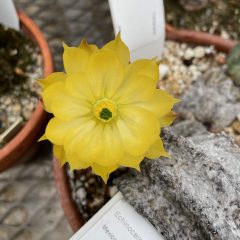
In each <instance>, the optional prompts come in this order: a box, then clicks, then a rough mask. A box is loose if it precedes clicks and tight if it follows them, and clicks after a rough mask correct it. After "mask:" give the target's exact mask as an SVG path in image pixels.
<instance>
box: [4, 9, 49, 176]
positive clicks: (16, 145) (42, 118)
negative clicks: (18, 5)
mask: <svg viewBox="0 0 240 240" xmlns="http://www.w3.org/2000/svg"><path fill="white" fill-rule="evenodd" d="M18 16H19V19H20V24H21V28H22V29H23V30H24V32H26V33H27V35H29V37H30V38H31V39H32V40H33V41H35V42H36V44H37V45H38V47H39V49H40V52H41V54H42V57H43V75H44V76H45V77H46V76H47V75H49V74H50V73H52V72H53V61H52V55H51V52H50V49H49V46H48V43H47V41H46V39H45V38H44V36H43V33H42V32H41V31H40V29H39V28H38V26H37V25H36V24H35V23H34V22H33V21H32V20H31V19H30V18H29V17H28V16H26V15H25V14H24V12H23V11H18ZM47 118H48V114H47V113H46V112H45V111H44V109H43V104H42V102H41V100H39V101H38V104H37V106H36V108H35V110H34V112H33V114H32V116H31V118H30V119H29V120H28V121H27V122H26V124H25V125H24V126H23V128H22V129H21V130H20V131H19V132H18V133H17V134H16V135H15V136H14V138H13V139H12V140H10V142H8V143H7V144H6V145H5V146H4V147H3V148H2V149H0V172H2V171H3V170H5V169H7V168H9V167H10V166H12V165H13V164H14V163H15V162H16V161H18V160H19V159H20V158H21V157H22V156H23V155H24V154H25V153H26V151H27V150H29V147H30V146H31V145H32V144H33V143H34V142H35V141H37V139H38V138H39V136H40V134H41V130H42V129H43V128H44V127H45V126H46V122H47Z"/></svg>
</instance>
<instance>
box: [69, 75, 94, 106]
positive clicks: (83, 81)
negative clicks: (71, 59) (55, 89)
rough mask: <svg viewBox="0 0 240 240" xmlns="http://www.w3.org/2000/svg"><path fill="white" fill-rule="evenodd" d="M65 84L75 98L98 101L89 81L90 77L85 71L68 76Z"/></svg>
mask: <svg viewBox="0 0 240 240" xmlns="http://www.w3.org/2000/svg"><path fill="white" fill-rule="evenodd" d="M65 86H66V91H67V93H68V94H70V95H71V96H73V97H75V98H78V99H81V100H86V101H90V102H95V101H96V98H95V96H94V93H93V90H92V89H91V86H90V83H89V77H88V75H87V74H86V73H85V72H78V73H73V74H71V75H69V76H67V79H66V82H65Z"/></svg>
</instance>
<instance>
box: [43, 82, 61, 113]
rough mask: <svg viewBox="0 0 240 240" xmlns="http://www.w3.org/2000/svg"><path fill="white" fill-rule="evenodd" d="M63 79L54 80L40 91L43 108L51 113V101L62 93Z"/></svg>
mask: <svg viewBox="0 0 240 240" xmlns="http://www.w3.org/2000/svg"><path fill="white" fill-rule="evenodd" d="M64 86H65V85H64V81H60V82H56V83H53V84H52V85H50V86H49V87H48V88H47V89H46V90H45V91H43V92H42V94H41V95H42V99H43V104H44V109H45V110H46V111H47V112H50V113H52V103H53V102H54V101H58V100H59V96H60V95H61V94H62V95H63V94H64V91H65V90H64Z"/></svg>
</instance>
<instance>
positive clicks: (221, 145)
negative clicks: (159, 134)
mask: <svg viewBox="0 0 240 240" xmlns="http://www.w3.org/2000/svg"><path fill="white" fill-rule="evenodd" d="M186 124H189V123H186ZM178 127H179V126H178ZM184 127H186V126H184ZM179 128H180V127H179ZM175 129H177V128H175ZM173 131H174V129H173ZM173 131H172V130H165V131H164V134H163V137H164V142H165V145H166V148H167V149H168V151H169V152H170V154H171V158H169V159H167V158H159V159H156V160H154V161H151V160H145V161H144V162H143V164H142V166H141V168H142V173H141V174H140V173H137V172H131V173H129V174H128V175H124V176H122V177H120V178H119V179H117V180H116V184H117V186H118V187H119V189H120V190H121V191H122V193H123V195H124V196H125V198H126V199H127V201H128V202H129V203H130V204H132V205H133V206H134V207H135V208H136V210H137V211H138V212H139V213H141V214H142V215H143V216H145V217H146V218H148V219H149V221H150V222H152V223H153V225H155V226H156V228H157V229H158V231H159V232H161V233H162V234H163V235H164V236H165V238H166V239H176V240H186V239H212V240H213V239H214V240H237V239H240V220H239V219H240V218H239V217H240V215H239V214H240V175H239V173H240V149H239V147H237V146H236V145H235V144H234V143H233V142H232V141H231V139H229V138H228V137H227V136H225V135H215V134H208V133H207V134H205V135H204V134H203V132H204V128H201V129H200V132H199V134H196V135H194V138H192V137H191V136H190V138H186V137H183V136H177V135H175V134H174V133H173ZM177 131H179V129H178V130H177ZM177 131H176V132H177Z"/></svg>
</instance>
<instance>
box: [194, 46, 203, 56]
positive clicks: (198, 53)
mask: <svg viewBox="0 0 240 240" xmlns="http://www.w3.org/2000/svg"><path fill="white" fill-rule="evenodd" d="M204 55H205V50H204V48H203V47H201V46H198V47H196V48H195V49H194V57H195V58H202V57H204Z"/></svg>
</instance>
